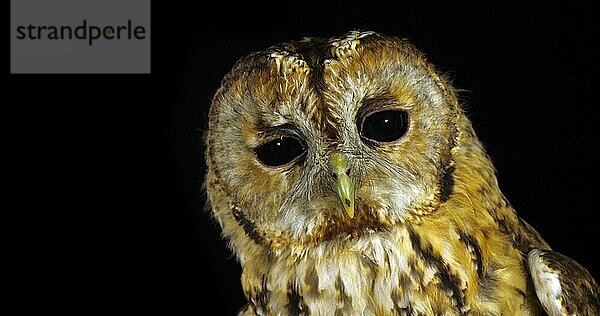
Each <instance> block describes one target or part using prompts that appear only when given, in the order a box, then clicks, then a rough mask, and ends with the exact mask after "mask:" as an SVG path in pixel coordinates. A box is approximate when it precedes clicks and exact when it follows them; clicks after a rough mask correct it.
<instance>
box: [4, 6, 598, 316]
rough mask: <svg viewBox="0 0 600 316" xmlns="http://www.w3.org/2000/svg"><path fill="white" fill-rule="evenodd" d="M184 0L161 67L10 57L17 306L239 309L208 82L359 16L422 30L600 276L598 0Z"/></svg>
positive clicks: (429, 50) (544, 229)
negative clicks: (43, 67)
mask: <svg viewBox="0 0 600 316" xmlns="http://www.w3.org/2000/svg"><path fill="white" fill-rule="evenodd" d="M189 2H193V1H189ZM184 3H187V2H183V1H182V2H180V3H175V2H173V1H169V2H158V1H154V2H153V3H152V5H153V6H152V28H151V40H152V74H150V75H9V74H8V73H9V61H8V59H7V60H6V63H5V64H4V65H5V73H6V74H7V76H8V86H7V88H6V90H5V88H3V92H4V91H6V92H8V95H7V96H6V97H5V101H4V102H3V110H4V115H3V120H2V121H4V122H5V124H4V127H3V130H5V132H4V137H3V139H5V146H4V150H3V156H4V157H5V158H8V159H7V161H8V162H7V163H5V164H4V166H5V168H3V169H5V174H7V175H8V177H6V178H5V179H8V181H7V183H6V184H7V185H8V186H9V187H10V188H9V189H6V190H5V196H6V202H7V203H6V205H7V207H3V209H4V210H5V211H4V212H5V214H7V215H9V217H8V220H7V221H5V223H6V224H8V225H7V226H8V227H7V228H8V229H7V230H5V231H7V232H8V236H7V238H6V239H5V240H7V241H8V243H7V244H8V251H9V252H8V253H7V254H6V255H5V256H3V257H4V261H6V262H8V263H10V267H11V268H10V269H8V270H7V271H8V274H9V276H10V277H11V278H14V280H15V281H16V282H14V283H11V286H10V287H11V293H12V294H13V295H14V297H15V299H14V300H12V301H13V302H15V303H17V304H18V305H19V307H20V308H21V309H22V310H24V311H27V310H29V309H34V308H35V309H37V308H42V309H44V310H56V311H62V312H64V313H76V314H79V313H81V312H86V313H87V312H94V311H127V312H157V311H162V312H165V313H166V312H168V313H169V314H173V315H179V314H198V313H202V312H205V311H206V310H207V309H214V311H216V312H217V313H218V314H225V315H230V314H233V313H235V311H237V309H238V308H239V307H240V306H241V305H242V304H243V301H244V299H243V294H242V291H241V286H240V282H239V274H240V268H239V267H238V264H237V262H236V260H235V258H234V257H233V256H232V255H231V253H230V252H229V251H228V250H227V248H226V243H225V241H223V240H221V239H220V236H219V230H218V227H217V225H216V224H215V223H214V222H213V221H212V220H211V219H210V217H209V215H208V213H206V212H204V211H203V205H204V196H203V194H202V187H201V184H202V181H203V178H204V172H205V165H204V161H203V149H202V129H204V128H205V126H206V117H207V109H208V106H209V104H210V100H211V98H212V95H213V94H214V92H215V90H216V89H217V88H218V86H219V83H220V80H221V78H222V77H223V75H225V73H226V72H228V71H229V69H230V68H231V66H232V65H233V63H234V62H235V61H236V60H237V59H238V58H239V57H241V56H242V55H244V54H246V53H248V52H251V51H257V50H262V49H264V48H266V47H268V46H270V45H272V44H275V43H277V42H281V41H285V40H290V39H300V38H302V37H303V36H332V35H341V34H343V33H345V32H347V31H349V30H355V29H361V30H374V31H378V32H382V33H386V34H389V35H394V36H398V37H405V38H408V39H410V40H411V41H412V42H413V43H415V44H416V46H417V47H418V48H420V49H421V50H422V51H423V52H425V53H426V55H427V56H428V58H429V60H430V61H431V62H433V63H434V64H435V65H436V66H437V68H438V69H440V70H442V71H444V72H448V73H449V74H450V76H451V77H452V78H454V83H455V85H456V86H457V87H458V88H459V89H465V90H467V91H463V92H461V93H460V95H461V99H462V100H463V101H464V103H465V105H466V109H467V112H468V113H469V116H470V118H471V120H472V121H473V124H474V127H475V130H476V131H477V133H478V135H479V137H480V139H481V140H482V142H483V143H484V144H485V146H486V148H487V150H488V152H489V154H490V156H491V157H492V159H493V161H494V163H495V166H496V168H497V169H498V178H499V182H500V186H501V188H502V190H503V192H504V193H505V195H506V196H507V197H508V199H509V200H510V201H511V203H512V204H513V206H514V207H515V208H516V209H517V211H518V212H519V214H520V215H521V216H522V217H523V218H524V219H525V220H527V221H528V222H529V223H531V224H532V225H533V226H534V227H536V228H537V229H538V230H539V231H540V232H541V233H542V235H543V236H544V237H545V238H546V240H547V241H548V242H549V243H550V244H551V245H552V246H553V248H554V249H555V250H558V251H560V252H562V253H564V254H567V255H569V256H571V257H573V258H575V259H576V260H578V261H579V262H580V263H582V264H583V265H585V266H586V267H587V268H588V269H589V270H590V272H592V274H593V275H595V276H596V277H599V276H600V265H599V264H598V263H597V261H596V260H595V253H596V251H597V249H598V248H599V247H600V239H599V238H598V237H597V235H596V221H595V220H596V218H597V216H596V212H597V211H598V206H597V202H596V201H597V195H598V191H599V184H598V181H597V179H598V177H599V171H598V168H597V167H596V166H597V157H596V149H597V147H598V144H599V140H598V136H599V132H598V130H597V125H598V116H597V115H596V106H597V104H598V102H597V99H596V98H595V93H596V90H597V85H598V79H597V73H596V69H597V59H596V55H597V51H596V50H595V49H594V48H593V46H594V45H593V44H594V42H595V41H597V37H596V36H595V35H596V34H595V32H593V31H592V29H593V28H594V27H595V26H596V23H595V19H597V17H596V15H595V12H593V11H594V10H592V8H591V7H590V6H585V5H581V4H575V3H572V2H569V3H568V5H567V4H566V3H559V4H556V5H552V4H547V3H543V2H541V1H540V3H537V4H531V3H530V4H527V5H524V4H519V5H516V4H514V5H506V4H492V5H485V6H484V5H482V4H468V5H467V4H463V5H454V6H444V7H439V6H437V5H435V4H418V5H417V4H416V3H410V4H409V3H406V4H395V5H382V4H380V3H376V2H372V1H365V2H363V3H361V4H349V3H346V2H344V1H340V2H330V3H328V4H327V5H326V6H324V5H323V4H319V5H316V4H309V3H302V2H297V3H296V4H291V5H283V4H281V3H279V4H272V5H270V6H268V7H261V8H258V7H255V6H253V5H240V4H234V3H232V2H222V3H220V4H216V6H215V7H212V8H208V7H192V5H190V4H184ZM7 11H8V10H7ZM6 33H8V30H7V32H6ZM8 38H9V37H8V36H7V37H6V39H8ZM8 45H9V41H8V40H7V45H6V47H8Z"/></svg>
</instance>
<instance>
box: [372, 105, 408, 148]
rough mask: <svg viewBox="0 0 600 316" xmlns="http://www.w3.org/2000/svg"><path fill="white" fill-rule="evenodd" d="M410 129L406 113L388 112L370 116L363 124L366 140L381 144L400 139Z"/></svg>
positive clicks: (398, 111)
mask: <svg viewBox="0 0 600 316" xmlns="http://www.w3.org/2000/svg"><path fill="white" fill-rule="evenodd" d="M407 129H408V115H407V114H406V112H405V111H400V110H388V111H380V112H375V113H372V114H370V115H369V116H367V117H366V118H365V120H364V121H363V124H362V130H361V135H362V136H363V137H364V138H367V139H370V140H374V141H377V142H381V143H389V142H393V141H396V140H398V139H400V138H401V137H402V136H404V134H405V133H406V130H407Z"/></svg>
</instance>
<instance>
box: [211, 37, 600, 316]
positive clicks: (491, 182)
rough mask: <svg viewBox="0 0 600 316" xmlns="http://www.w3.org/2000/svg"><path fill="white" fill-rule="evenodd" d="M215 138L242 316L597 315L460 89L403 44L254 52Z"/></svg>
mask: <svg viewBox="0 0 600 316" xmlns="http://www.w3.org/2000/svg"><path fill="white" fill-rule="evenodd" d="M206 143H207V151H206V161H207V165H208V174H207V179H206V188H207V192H208V197H209V202H210V206H211V208H212V211H213V215H214V217H215V219H216V220H217V221H218V222H219V224H220V225H221V227H222V229H223V235H224V236H225V238H227V239H228V240H229V241H230V246H231V249H232V250H233V251H234V252H235V254H236V255H237V258H238V259H239V261H240V263H241V265H242V268H243V273H242V277H241V279H242V285H243V288H244V292H245V294H246V297H247V299H248V305H247V306H245V307H244V308H243V309H242V310H241V312H240V313H241V314H248V315H254V314H267V315H272V314H311V315H353V314H357V315H358V314H365V315H393V314H401V315H421V314H423V315H432V314H450V315H452V314H464V313H467V314H475V315H479V314H487V315H501V314H502V315H518V314H538V313H541V312H542V311H544V310H545V311H546V312H548V313H549V314H553V310H552V308H553V307H552V306H556V304H555V302H556V301H557V300H559V301H560V302H562V305H561V308H562V307H563V306H564V309H562V311H563V312H569V311H570V308H571V306H586V307H585V309H583V307H581V309H579V311H584V310H585V311H592V310H594V308H596V312H598V298H599V294H598V293H599V288H598V285H597V283H596V282H595V281H594V280H593V278H592V277H591V276H590V275H589V274H588V273H587V271H586V270H585V269H584V268H583V267H581V266H579V265H577V264H576V263H575V262H574V261H572V259H568V258H566V257H564V256H562V255H559V254H556V253H554V252H552V251H551V250H550V247H549V246H548V245H547V244H546V242H545V241H544V240H543V239H542V237H541V236H540V235H539V234H538V233H537V232H536V231H535V229H533V228H532V227H531V226H529V225H528V224H527V223H525V222H524V221H523V220H522V219H520V218H519V217H518V216H517V214H516V213H515V211H514V209H513V208H512V207H511V205H510V204H509V202H508V201H507V200H506V198H505V197H504V196H503V194H502V193H501V191H500V189H499V187H498V183H497V181H496V176H495V171H494V168H493V165H492V163H491V161H490V159H489V157H488V156H487V155H486V153H485V151H484V149H483V147H482V145H481V143H480V142H479V140H478V139H477V136H476V135H475V132H474V131H473V128H472V127H471V123H470V122H469V120H468V119H467V117H466V116H465V114H464V112H463V110H462V109H461V107H460V106H459V103H458V101H457V97H456V93H455V91H454V89H453V88H452V86H451V84H450V83H449V82H448V81H447V80H446V79H445V78H444V77H443V76H442V75H440V74H439V73H438V72H437V71H436V70H435V69H434V67H433V66H432V65H431V64H429V63H428V62H427V61H426V59H425V58H424V56H423V55H422V54H421V53H420V52H419V51H418V50H417V49H416V48H415V47H414V46H412V45H411V44H410V43H408V42H407V41H405V40H401V39H397V38H394V37H389V36H385V35H382V34H378V33H373V32H350V33H348V34H346V35H344V36H342V37H340V38H331V39H316V38H307V39H304V40H301V41H292V42H288V43H283V44H280V45H277V46H273V47H271V48H269V49H267V50H265V51H262V52H257V53H252V54H250V55H248V56H246V57H243V58H242V59H240V61H238V62H237V63H236V65H235V66H234V67H233V69H232V71H231V72H230V73H229V74H228V75H227V76H226V77H225V78H224V79H223V82H222V85H221V87H220V88H219V90H218V91H217V93H216V94H215V97H214V99H213V103H212V106H211V110H210V116H209V130H208V135H207V138H206ZM532 250H533V252H532ZM546 266H547V267H548V268H547V269H546V268H545V267H546ZM573 266H576V267H577V269H575V270H571V267H573ZM565 267H569V271H568V272H567V271H564V270H565ZM547 271H551V272H552V273H554V275H559V274H560V275H561V278H559V279H560V282H559V283H558V284H559V286H558V287H556V286H554V284H552V285H548V283H546V281H544V280H545V279H547V278H544V276H548V275H549V274H548V273H546V272H547ZM566 273H574V274H573V275H572V278H576V281H574V283H573V282H571V283H573V284H579V285H581V284H584V285H585V286H586V287H585V290H581V291H574V290H573V289H574V288H576V287H577V286H571V283H568V284H567V283H564V275H565V274H566ZM532 276H534V277H532ZM563 284H564V286H562V287H561V286H560V285H563ZM548 289H550V290H551V291H554V292H552V293H555V292H556V293H558V294H557V295H554V294H553V295H545V293H546V291H548ZM557 291H558V292H557ZM556 293H555V294H556ZM544 295H545V296H544ZM538 297H548V299H542V298H538ZM567 301H568V302H567ZM553 304H554V305H553ZM594 304H596V305H594Z"/></svg>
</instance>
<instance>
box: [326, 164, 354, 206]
mask: <svg viewBox="0 0 600 316" xmlns="http://www.w3.org/2000/svg"><path fill="white" fill-rule="evenodd" d="M331 165H332V167H333V174H334V175H335V177H336V180H337V185H336V191H337V194H338V197H339V198H340V201H341V202H342V205H343V206H344V210H345V211H346V213H347V214H348V216H350V218H354V182H353V181H352V179H350V176H349V175H348V174H349V173H350V169H348V168H347V167H346V157H344V155H342V154H339V153H335V154H334V155H333V156H332V158H331Z"/></svg>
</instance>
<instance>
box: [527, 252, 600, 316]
mask: <svg viewBox="0 0 600 316" xmlns="http://www.w3.org/2000/svg"><path fill="white" fill-rule="evenodd" d="M527 261H528V268H529V273H530V275H531V279H532V281H533V284H534V288H535V292H536V294H537V297H538V299H539V301H540V303H541V305H542V307H543V308H544V310H545V311H546V313H548V315H551V316H553V315H600V286H598V283H597V282H596V280H594V278H593V277H592V276H591V275H590V273H589V272H588V271H587V270H586V269H585V268H584V267H583V266H581V265H580V264H579V263H577V262H576V261H575V260H573V259H571V258H569V257H567V256H565V255H562V254H560V253H558V252H555V251H552V250H542V249H533V250H531V251H530V252H529V253H528V255H527Z"/></svg>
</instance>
